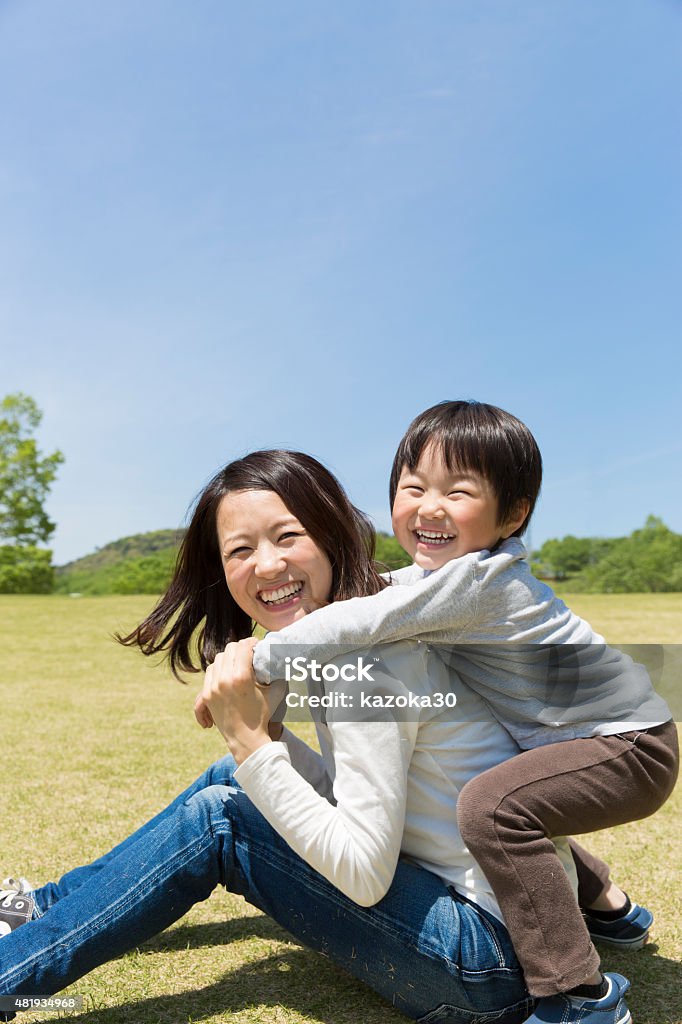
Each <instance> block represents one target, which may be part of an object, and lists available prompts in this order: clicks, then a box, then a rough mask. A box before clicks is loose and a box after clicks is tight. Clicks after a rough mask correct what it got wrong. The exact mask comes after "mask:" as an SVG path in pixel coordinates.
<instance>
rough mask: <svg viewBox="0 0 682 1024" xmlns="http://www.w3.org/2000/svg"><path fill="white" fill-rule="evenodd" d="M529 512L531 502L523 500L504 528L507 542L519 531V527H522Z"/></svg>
mask: <svg viewBox="0 0 682 1024" xmlns="http://www.w3.org/2000/svg"><path fill="white" fill-rule="evenodd" d="M529 510H530V502H529V501H528V500H527V499H526V498H521V500H520V501H519V503H518V505H517V506H516V508H515V509H514V511H513V512H512V514H511V515H510V516H509V518H508V519H507V521H506V523H505V524H504V526H503V527H502V539H503V540H506V539H507V537H511V535H512V534H513V533H515V532H516V530H518V528H519V526H521V524H522V523H523V521H524V520H525V518H526V516H527V515H528V512H529Z"/></svg>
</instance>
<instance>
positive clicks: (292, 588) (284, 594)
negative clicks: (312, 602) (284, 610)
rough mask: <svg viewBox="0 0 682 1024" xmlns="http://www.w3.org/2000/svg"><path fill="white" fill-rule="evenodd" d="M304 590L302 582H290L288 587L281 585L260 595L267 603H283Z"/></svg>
mask: <svg viewBox="0 0 682 1024" xmlns="http://www.w3.org/2000/svg"><path fill="white" fill-rule="evenodd" d="M302 590H303V584H302V583H288V584H287V586H286V587H279V588H278V589H277V590H270V591H268V593H267V595H266V594H263V593H261V594H259V595H258V596H259V597H260V599H261V601H263V602H264V603H265V604H281V603H282V602H283V601H286V600H288V599H289V598H290V597H293V596H294V594H299V593H300V592H301V591H302Z"/></svg>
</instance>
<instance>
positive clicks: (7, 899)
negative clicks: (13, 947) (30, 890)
mask: <svg viewBox="0 0 682 1024" xmlns="http://www.w3.org/2000/svg"><path fill="white" fill-rule="evenodd" d="M34 907H35V903H34V902H33V900H32V899H31V897H30V896H29V895H28V894H27V893H23V892H17V890H16V889H0V939H2V938H3V936H5V935H9V933H10V932H13V931H14V929H15V928H18V927H19V925H22V924H26V922H27V921H30V920H31V918H32V917H33V910H34Z"/></svg>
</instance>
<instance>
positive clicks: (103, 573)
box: [55, 530, 410, 594]
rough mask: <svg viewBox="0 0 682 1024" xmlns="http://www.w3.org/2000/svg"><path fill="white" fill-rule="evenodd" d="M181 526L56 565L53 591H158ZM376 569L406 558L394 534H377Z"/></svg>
mask: <svg viewBox="0 0 682 1024" xmlns="http://www.w3.org/2000/svg"><path fill="white" fill-rule="evenodd" d="M183 536H184V531H183V530H154V531H153V532H151V533H136V534H134V535H133V536H132V537H121V539H120V540H115V541H112V542H111V543H110V544H106V545H105V546H104V547H102V548H98V549H97V551H93V553H92V554H90V555H85V556H84V557H83V558H77V559H75V561H73V562H67V564H66V565H60V566H57V568H56V582H55V593H57V594H74V593H76V594H160V593H162V591H163V590H164V589H165V587H166V585H167V584H168V581H169V579H170V577H171V573H172V571H173V566H174V565H175V559H176V557H177V553H178V547H179V545H180V542H181V540H182V538H183ZM376 557H377V561H378V562H379V563H380V566H379V567H380V569H382V570H383V569H384V568H388V569H398V568H400V566H402V565H409V564H410V559H409V558H408V557H407V555H406V554H405V552H404V551H403V550H402V548H401V547H400V545H399V544H398V542H397V540H396V539H395V537H390V536H389V535H388V534H386V533H380V534H378V535H377V551H376Z"/></svg>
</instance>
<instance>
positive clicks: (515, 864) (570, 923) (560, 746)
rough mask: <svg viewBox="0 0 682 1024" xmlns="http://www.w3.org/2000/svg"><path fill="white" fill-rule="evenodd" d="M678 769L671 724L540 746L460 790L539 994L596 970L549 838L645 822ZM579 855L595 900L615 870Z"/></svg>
mask: <svg viewBox="0 0 682 1024" xmlns="http://www.w3.org/2000/svg"><path fill="white" fill-rule="evenodd" d="M678 767H679V751H678V743H677V729H676V727H675V723H674V722H667V723H666V724H665V725H659V726H656V727H655V728H653V729H647V730H646V731H644V732H629V733H623V734H621V735H618V736H595V737H593V738H590V739H580V740H566V741H564V742H561V743H552V744H550V745H549V746H545V747H536V748H535V749H534V750H527V751H524V753H522V754H519V755H518V757H514V758H512V759H511V760H510V761H504V762H503V763H502V764H499V765H497V766H496V767H495V768H491V769H489V770H488V771H487V772H483V774H482V775H478V776H476V778H474V779H471V780H470V782H468V783H467V784H466V786H465V787H464V788H463V790H462V792H461V794H460V797H459V800H458V804H457V820H458V822H459V827H460V831H461V833H462V836H463V838H464V841H465V842H466V844H467V846H468V847H469V849H470V851H471V853H472V854H473V855H474V857H475V858H476V860H477V861H478V863H479V864H480V866H481V868H482V869H483V871H484V873H485V875H486V877H487V879H488V881H489V882H490V884H491V886H492V888H493V891H494V893H495V896H496V897H497V901H498V903H499V905H500V909H501V910H502V913H503V915H504V919H505V922H506V925H507V928H508V930H509V934H510V935H511V939H512V942H513V943H514V948H515V950H516V955H517V957H518V959H519V963H520V964H521V966H522V968H523V971H524V974H525V978H526V985H527V986H528V990H529V992H531V994H532V995H534V996H547V995H553V994H554V993H556V992H565V991H567V990H568V989H570V988H573V987H575V986H576V985H581V984H582V983H583V982H584V981H585V980H586V978H588V977H589V976H590V975H591V974H592V973H593V972H594V971H596V970H597V968H598V967H599V955H598V953H597V951H596V949H595V948H594V946H593V945H592V942H591V941H590V936H589V933H588V931H587V927H586V926H585V922H584V921H583V918H582V915H581V913H580V907H579V905H578V902H577V901H576V898H575V895H574V892H573V889H572V887H571V885H570V882H569V880H568V876H567V875H566V872H565V871H564V869H563V867H562V865H561V862H560V861H559V858H558V856H557V853H556V850H555V848H554V844H553V843H552V842H551V837H552V836H567V835H571V834H572V833H581V832H596V831H598V830H599V829H603V828H611V827H612V826H614V825H622V824H624V823H625V822H628V821H636V820H638V819H639V818H646V817H647V816H648V815H650V814H653V813H654V811H656V810H658V808H659V807H660V806H661V805H662V804H663V803H664V802H665V801H666V800H667V798H668V797H669V796H670V794H671V793H672V790H673V787H674V785H675V780H676V779H677V772H678ZM572 852H573V857H574V860H575V861H576V867H577V871H578V878H579V881H580V889H579V900H580V903H581V904H582V905H583V906H588V905H589V904H590V903H593V902H594V901H595V900H596V899H597V897H598V896H599V894H600V892H601V891H602V890H603V889H604V888H605V885H606V882H607V881H608V867H607V866H606V865H605V864H604V862H603V861H600V860H598V858H595V857H593V856H592V855H591V854H589V853H587V851H586V850H583V849H582V847H580V846H578V844H577V843H572Z"/></svg>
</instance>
